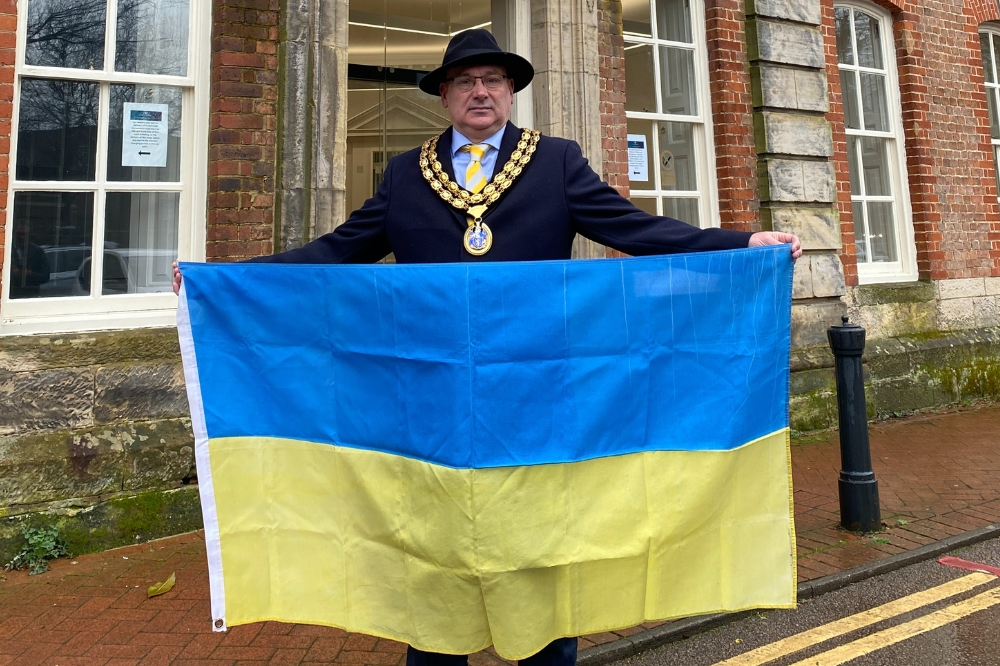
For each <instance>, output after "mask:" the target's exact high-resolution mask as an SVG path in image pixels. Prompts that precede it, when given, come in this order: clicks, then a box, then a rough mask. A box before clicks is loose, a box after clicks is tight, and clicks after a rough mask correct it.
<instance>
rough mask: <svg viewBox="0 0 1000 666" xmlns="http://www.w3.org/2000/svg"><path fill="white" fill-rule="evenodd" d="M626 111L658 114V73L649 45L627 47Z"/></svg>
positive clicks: (630, 45) (629, 45)
mask: <svg viewBox="0 0 1000 666" xmlns="http://www.w3.org/2000/svg"><path fill="white" fill-rule="evenodd" d="M625 110H626V111H645V112H646V113H656V73H655V72H654V71H653V47H652V46H651V45H649V44H627V45H626V46H625Z"/></svg>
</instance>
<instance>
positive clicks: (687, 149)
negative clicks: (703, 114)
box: [657, 122, 698, 190]
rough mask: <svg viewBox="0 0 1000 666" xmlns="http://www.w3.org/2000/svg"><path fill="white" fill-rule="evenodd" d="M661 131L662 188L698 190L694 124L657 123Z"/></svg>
mask: <svg viewBox="0 0 1000 666" xmlns="http://www.w3.org/2000/svg"><path fill="white" fill-rule="evenodd" d="M657 124H658V125H659V131H660V189H661V190H697V189H698V177H697V168H696V166H697V163H696V159H697V156H696V155H695V148H694V131H693V130H694V126H693V125H691V124H690V123H667V122H663V123H657Z"/></svg>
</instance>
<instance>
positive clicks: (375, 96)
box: [345, 0, 505, 215]
mask: <svg viewBox="0 0 1000 666" xmlns="http://www.w3.org/2000/svg"><path fill="white" fill-rule="evenodd" d="M498 4H505V3H499V2H495V1H493V0H425V1H421V2H413V0H351V2H350V13H349V19H348V20H349V25H350V32H349V37H348V40H349V41H348V66H347V76H348V84H347V86H348V88H347V114H348V117H347V183H346V185H347V196H346V197H345V205H346V208H347V210H346V211H345V214H346V215H350V213H351V211H353V210H356V209H358V208H360V207H361V205H362V204H363V203H364V202H365V200H367V199H368V198H369V197H371V196H372V195H373V194H374V193H375V189H376V188H377V187H378V184H379V183H380V182H381V180H382V174H383V172H384V171H385V165H386V164H387V162H388V160H389V159H391V158H392V157H395V156H396V155H399V154H400V153H403V152H405V151H407V150H409V149H411V148H415V147H417V146H419V145H420V144H421V143H423V142H424V141H425V140H426V139H428V138H430V137H432V136H435V135H437V134H440V133H441V132H442V131H444V130H445V129H446V128H447V127H448V125H449V124H450V121H449V120H448V116H447V113H446V112H445V110H444V109H443V108H442V107H441V102H440V100H439V99H438V98H437V97H432V96H430V95H427V94H425V93H423V92H421V91H420V89H419V88H417V83H418V82H419V81H420V79H421V78H423V77H424V76H425V75H426V74H427V73H428V72H430V71H431V70H433V69H435V68H437V67H438V65H440V64H441V58H442V56H443V55H444V50H445V48H446V47H447V45H448V41H449V40H450V39H451V38H452V37H453V36H454V35H456V34H457V33H459V32H461V31H463V30H468V29H470V28H485V29H487V30H492V27H493V10H494V5H498Z"/></svg>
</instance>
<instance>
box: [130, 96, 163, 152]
mask: <svg viewBox="0 0 1000 666" xmlns="http://www.w3.org/2000/svg"><path fill="white" fill-rule="evenodd" d="M168 111H169V107H168V106H167V105H166V104H136V103H134V102H125V109H124V112H123V114H122V115H123V120H124V122H123V126H122V166H137V167H165V166H167V113H168Z"/></svg>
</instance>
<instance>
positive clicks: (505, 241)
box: [174, 30, 802, 666]
mask: <svg viewBox="0 0 1000 666" xmlns="http://www.w3.org/2000/svg"><path fill="white" fill-rule="evenodd" d="M533 76H534V70H533V68H532V66H531V64H530V63H529V62H528V61H527V60H525V59H524V58H522V57H520V56H518V55H515V54H512V53H505V52H503V51H502V50H501V49H500V47H499V46H498V45H497V43H496V40H495V39H494V38H493V36H492V35H491V34H490V33H489V32H487V31H486V30H467V31H465V32H462V33H459V34H458V35H456V36H455V37H454V38H452V40H451V42H450V43H449V44H448V48H447V50H446V51H445V54H444V59H443V63H442V65H441V67H439V68H438V69H436V70H434V71H433V72H431V73H429V74H428V75H427V76H426V77H424V79H422V80H421V82H420V88H421V90H423V91H424V92H426V93H428V94H436V95H440V96H441V103H442V106H444V108H445V109H446V110H447V111H448V115H449V117H450V118H451V121H452V126H451V127H450V128H449V129H447V130H445V132H444V133H443V134H442V135H441V136H440V137H437V138H435V139H432V140H430V141H428V142H426V143H425V144H424V146H422V147H421V148H420V149H414V150H411V151H409V152H407V153H404V154H403V155H400V156H398V157H396V158H394V159H393V160H391V161H390V162H389V164H388V167H387V168H386V171H385V175H384V178H383V181H382V183H381V184H380V185H379V188H378V191H377V192H376V193H375V196H374V197H372V198H371V199H369V200H368V201H366V202H365V204H364V206H362V207H361V208H360V209H359V210H357V211H355V212H354V213H353V214H352V215H351V217H350V218H349V219H348V220H347V222H345V223H344V224H343V225H341V226H340V227H338V228H337V229H336V230H335V231H334V232H332V233H329V234H326V235H325V236H322V237H320V238H318V239H316V240H314V241H313V242H311V243H309V244H308V245H306V246H304V247H301V248H298V249H294V250H289V251H287V252H282V253H280V254H276V255H273V256H270V257H259V258H256V259H253V260H252V261H263V262H275V263H368V262H374V261H378V260H379V259H382V258H383V257H385V256H386V255H387V254H389V253H390V252H392V253H394V254H395V257H396V261H397V262H399V263H426V262H460V261H528V260H546V259H569V258H570V252H571V250H572V244H573V237H574V236H575V235H576V234H577V233H580V234H582V235H584V236H586V237H587V238H590V239H591V240H594V241H597V242H599V243H602V244H604V245H608V246H610V247H613V248H615V249H617V250H620V251H622V252H625V253H627V254H631V255H648V254H665V253H671V252H691V251H705V250H726V249H734V248H741V247H747V246H762V245H776V244H780V243H790V244H791V246H792V247H791V252H792V256H793V257H795V258H797V257H798V256H799V255H800V254H801V253H802V250H801V248H800V246H799V241H798V239H797V238H796V237H795V236H793V235H791V234H783V233H774V232H759V233H755V234H751V233H745V232H739V231H732V230H726V229H698V228H696V227H693V226H690V225H688V224H685V223H684V222H680V221H678V220H673V219H670V218H666V217H656V216H653V215H649V214H648V213H645V212H642V211H640V210H639V209H637V208H636V207H635V206H633V205H632V204H631V203H630V202H629V201H628V200H627V199H625V198H623V197H622V196H621V195H619V194H618V193H617V192H616V191H615V190H614V189H613V188H611V187H610V186H609V185H607V184H606V183H604V182H602V181H601V179H600V177H599V176H598V175H597V174H596V173H595V172H594V171H593V169H591V168H590V166H589V164H588V163H587V160H586V159H584V157H583V155H582V153H581V150H580V147H579V145H577V144H576V143H575V142H573V141H567V140H565V139H558V138H554V137H541V136H539V135H538V134H537V133H533V132H530V131H528V132H525V131H524V130H521V129H519V128H517V127H515V126H514V125H513V124H511V123H510V122H509V119H510V109H511V104H512V103H513V101H514V93H516V92H517V91H519V90H521V89H523V88H524V87H526V86H527V85H528V84H529V83H530V82H531V79H532V77H533ZM180 279H181V278H180V273H179V271H178V270H177V268H176V264H175V268H174V291H175V292H177V291H178V290H179V288H180ZM456 620H459V621H460V618H456ZM523 662H524V663H527V664H531V665H532V666H543V665H549V664H551V665H553V666H555V665H558V666H572V664H574V663H575V662H576V639H575V638H563V639H559V640H557V641H554V642H553V643H551V644H550V645H549V646H547V647H546V648H544V649H543V650H542V651H541V652H540V653H539V654H537V655H535V656H533V657H529V658H528V659H526V660H523ZM465 663H467V657H465V656H455V655H441V654H434V653H427V652H423V651H420V650H416V649H414V648H412V647H411V648H409V650H408V652H407V664H408V666H462V665H464V664H465Z"/></svg>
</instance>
